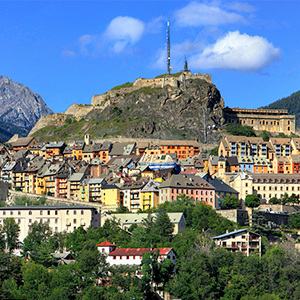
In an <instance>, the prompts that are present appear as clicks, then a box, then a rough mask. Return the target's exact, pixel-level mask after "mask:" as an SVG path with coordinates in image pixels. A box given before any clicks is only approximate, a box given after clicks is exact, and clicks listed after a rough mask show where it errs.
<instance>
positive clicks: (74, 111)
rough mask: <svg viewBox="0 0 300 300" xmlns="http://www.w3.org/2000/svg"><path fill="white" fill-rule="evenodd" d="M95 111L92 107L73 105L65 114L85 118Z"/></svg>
mask: <svg viewBox="0 0 300 300" xmlns="http://www.w3.org/2000/svg"><path fill="white" fill-rule="evenodd" d="M92 109H93V106H92V105H85V104H72V105H71V106H70V107H69V108H68V109H67V110H66V111H65V112H64V113H65V114H66V115H74V116H76V117H84V116H86V115H87V114H88V113H89V112H90V111H91V110H92Z"/></svg>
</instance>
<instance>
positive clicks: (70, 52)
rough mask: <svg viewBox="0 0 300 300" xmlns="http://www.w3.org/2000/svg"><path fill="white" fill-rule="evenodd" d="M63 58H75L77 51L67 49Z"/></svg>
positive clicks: (63, 52) (63, 53)
mask: <svg viewBox="0 0 300 300" xmlns="http://www.w3.org/2000/svg"><path fill="white" fill-rule="evenodd" d="M62 56H70V57H74V56H76V53H75V51H71V50H66V49H65V50H63V51H62Z"/></svg>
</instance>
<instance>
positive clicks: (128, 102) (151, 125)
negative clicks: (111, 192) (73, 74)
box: [30, 77, 224, 141]
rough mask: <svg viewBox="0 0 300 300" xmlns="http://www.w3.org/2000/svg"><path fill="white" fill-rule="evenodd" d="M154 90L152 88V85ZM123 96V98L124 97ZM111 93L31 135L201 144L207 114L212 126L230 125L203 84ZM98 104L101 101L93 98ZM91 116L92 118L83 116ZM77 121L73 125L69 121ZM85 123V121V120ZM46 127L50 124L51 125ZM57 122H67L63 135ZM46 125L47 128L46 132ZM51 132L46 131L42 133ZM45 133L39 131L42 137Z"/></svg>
mask: <svg viewBox="0 0 300 300" xmlns="http://www.w3.org/2000/svg"><path fill="white" fill-rule="evenodd" d="M151 84H152V83H151ZM120 91H122V92H120ZM120 91H114V92H113V93H111V92H107V93H106V94H104V95H101V97H97V98H99V99H101V103H99V104H96V105H95V102H94V103H93V104H94V105H92V106H87V107H78V112H77V108H76V107H74V106H73V107H72V108H70V109H68V110H67V111H66V112H68V114H57V115H53V116H51V120H47V121H46V118H48V119H49V117H48V116H47V117H46V116H45V117H42V118H41V119H40V121H39V122H38V123H37V124H36V126H35V128H33V130H32V132H31V133H30V134H31V135H34V136H36V137H37V138H38V139H41V136H42V135H44V134H45V131H47V130H48V132H49V133H50V134H47V135H48V136H49V135H50V136H51V137H53V139H55V138H57V139H59V135H60V136H61V137H64V138H65V139H68V138H69V139H75V138H82V137H83V135H84V134H85V133H87V132H88V133H90V134H91V136H92V137H94V138H95V137H98V138H102V137H107V138H108V137H128V138H160V139H198V140H202V141H203V136H204V135H203V124H204V114H203V110H202V108H201V106H202V107H203V109H204V110H205V115H206V125H208V126H212V125H217V126H221V125H222V124H223V123H224V117H223V108H224V101H223V99H222V97H221V95H220V92H219V90H218V89H217V88H216V86H215V85H214V84H212V83H211V82H209V81H208V80H204V79H202V78H197V77H195V78H188V79H187V80H186V89H185V86H184V83H183V82H182V81H180V80H178V81H176V82H175V83H172V84H171V85H169V84H165V85H164V87H161V86H159V85H157V86H154V87H151V86H142V87H141V88H139V89H134V90H132V89H130V88H128V89H127V90H126V89H124V88H123V89H120ZM93 99H94V100H95V96H94V97H93ZM85 112H86V115H83V113H85ZM70 118H71V119H72V122H70V120H68V122H66V120H67V119H70ZM83 119H84V120H83ZM45 121H46V122H45ZM57 122H66V123H65V125H63V126H60V128H59V129H58V128H57V126H56V123H57ZM40 124H43V126H40ZM44 125H46V126H47V128H48V129H47V130H46V128H44V129H42V130H41V129H40V128H41V127H44ZM37 129H40V130H39V131H36V130H37ZM215 139H216V132H209V134H208V141H209V140H215Z"/></svg>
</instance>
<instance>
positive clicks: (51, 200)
mask: <svg viewBox="0 0 300 300" xmlns="http://www.w3.org/2000/svg"><path fill="white" fill-rule="evenodd" d="M16 196H19V197H22V196H27V197H29V198H31V199H37V198H39V197H41V195H37V194H30V193H23V192H19V191H13V190H9V196H8V199H7V201H8V202H11V203H12V204H13V203H14V198H15V197H16ZM46 197H47V203H48V204H49V205H85V206H89V207H94V208H96V209H98V210H101V211H102V212H105V211H109V210H115V209H116V207H111V206H108V205H105V204H99V203H94V202H85V201H78V200H73V199H68V198H57V197H51V196H46Z"/></svg>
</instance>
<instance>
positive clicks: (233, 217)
mask: <svg viewBox="0 0 300 300" xmlns="http://www.w3.org/2000/svg"><path fill="white" fill-rule="evenodd" d="M217 213H219V214H221V215H222V216H223V217H224V218H226V219H228V220H230V221H233V222H235V223H239V224H240V225H241V226H245V225H247V224H248V219H249V215H248V211H247V210H244V209H222V210H217Z"/></svg>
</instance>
